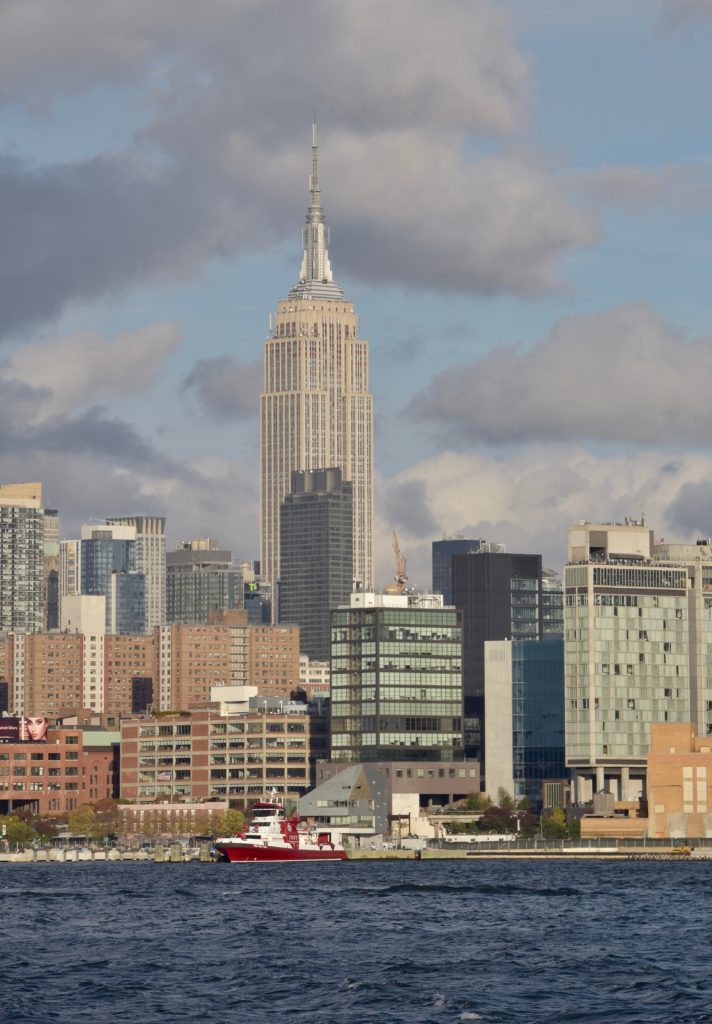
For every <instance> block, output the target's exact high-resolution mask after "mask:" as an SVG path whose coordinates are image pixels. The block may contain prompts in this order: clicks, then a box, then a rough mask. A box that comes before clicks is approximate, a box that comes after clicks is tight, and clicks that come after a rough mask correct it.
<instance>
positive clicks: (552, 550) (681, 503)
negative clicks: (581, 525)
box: [377, 444, 712, 586]
mask: <svg viewBox="0 0 712 1024" xmlns="http://www.w3.org/2000/svg"><path fill="white" fill-rule="evenodd" d="M710 479H712V457H710V456H708V455H696V454H687V455H681V456H679V457H674V458H673V457H671V456H670V455H669V454H665V453H660V452H652V451H644V452H637V453H635V454H619V455H612V456H601V455H596V454H594V453H592V452H588V451H585V450H584V449H582V448H580V447H577V446H574V445H566V444H560V445H548V446H541V445H540V446H534V445H532V446H527V447H526V448H523V449H522V450H521V451H519V452H518V453H517V454H516V455H513V456H510V457H507V458H494V457H492V456H486V455H474V454H463V453H456V452H452V451H446V452H443V453H442V454H440V455H437V456H434V457H433V458H429V459H424V460H422V461H420V462H417V463H416V464H415V465H413V466H411V467H410V468H408V469H407V470H404V471H403V472H402V473H399V474H398V475H397V476H395V477H392V478H390V479H387V480H382V481H380V488H379V489H380V492H381V502H382V503H386V504H387V503H388V499H389V495H390V494H391V493H394V494H396V495H397V494H398V493H399V492H402V491H403V489H404V487H405V485H409V486H410V488H413V487H414V485H417V487H418V490H419V492H420V493H422V494H425V495H426V499H427V500H426V508H427V511H428V512H429V514H430V516H432V518H433V520H434V521H435V523H437V530H433V531H432V533H431V534H430V535H429V536H428V535H424V534H423V532H422V530H421V529H420V528H419V527H420V521H418V523H417V526H418V528H417V529H416V530H415V531H413V528H412V525H411V523H410V522H409V519H408V516H407V515H406V514H404V515H403V516H402V517H401V519H400V520H399V519H398V518H397V517H394V516H389V518H388V520H387V521H385V522H384V521H383V520H382V519H381V520H379V533H378V538H377V555H378V575H379V579H381V580H382V581H383V582H385V581H387V579H388V578H389V577H390V575H391V565H392V560H393V559H392V555H391V552H390V531H391V530H392V529H393V528H394V527H395V529H396V530H397V531H398V536H399V540H400V546H401V548H402V549H403V551H404V553H405V555H406V557H407V559H408V567H409V577H410V581H411V583H413V584H416V585H421V586H429V585H430V564H431V561H430V560H431V542H432V541H433V540H438V539H440V537H441V536H442V535H443V534H462V535H464V536H467V537H484V538H485V539H486V540H489V541H499V542H501V543H505V544H506V545H507V549H508V550H509V551H518V552H532V553H535V554H536V553H541V554H542V555H543V556H544V562H545V564H547V565H550V566H551V567H552V568H555V569H560V568H561V566H562V564H563V562H564V560H565V557H566V531H567V528H568V526H569V525H570V524H571V523H575V522H577V521H578V520H579V519H588V520H590V521H592V522H596V521H598V522H601V521H603V522H607V521H610V520H621V519H623V517H625V516H639V515H640V514H641V513H645V514H646V518H647V521H648V523H649V524H650V526H651V528H652V529H654V530H655V533H656V536H658V537H664V538H665V539H666V540H667V541H669V542H670V541H673V540H677V541H693V540H694V539H695V538H696V537H697V536H700V535H704V536H708V535H710V534H712V503H710V500H708V499H712V493H710V485H709V483H708V481H709V480H710ZM693 504H694V508H693V507H692V506H693ZM404 511H405V512H407V510H404Z"/></svg>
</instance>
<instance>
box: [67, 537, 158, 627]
mask: <svg viewBox="0 0 712 1024" xmlns="http://www.w3.org/2000/svg"><path fill="white" fill-rule="evenodd" d="M80 568H81V584H82V594H93V595H103V596H104V597H105V598H106V632H107V633H145V632H146V629H147V627H146V577H145V575H144V573H142V572H138V571H137V569H136V527H135V526H132V525H126V524H123V523H108V522H106V523H101V524H99V525H97V526H93V525H89V526H83V527H82V547H81V566H80Z"/></svg>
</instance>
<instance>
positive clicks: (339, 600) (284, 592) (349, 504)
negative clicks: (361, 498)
mask: <svg viewBox="0 0 712 1024" xmlns="http://www.w3.org/2000/svg"><path fill="white" fill-rule="evenodd" d="M280 531H281V538H280V550H281V580H280V586H279V620H280V622H296V623H297V625H298V626H299V628H300V634H301V649H302V652H303V653H304V654H308V655H309V657H310V658H314V659H315V660H316V661H328V660H329V651H330V647H331V635H330V623H329V612H330V610H331V609H333V608H338V607H339V606H340V605H343V604H346V603H347V602H348V600H349V595H350V593H351V590H352V585H353V488H352V485H351V482H350V481H348V480H342V478H341V470H340V469H320V470H314V471H313V472H311V471H307V472H298V471H295V472H294V473H292V487H291V490H290V492H289V494H287V496H286V497H285V499H284V502H283V504H282V509H281V513H280Z"/></svg>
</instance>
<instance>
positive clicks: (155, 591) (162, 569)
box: [107, 516, 166, 629]
mask: <svg viewBox="0 0 712 1024" xmlns="http://www.w3.org/2000/svg"><path fill="white" fill-rule="evenodd" d="M107 523H116V524H117V525H122V526H133V527H135V529H136V571H137V572H142V573H143V575H144V576H145V577H146V625H147V627H148V629H153V628H154V627H155V626H162V625H164V623H165V621H166V589H165V588H166V520H165V518H164V517H163V516H115V517H112V518H111V519H107Z"/></svg>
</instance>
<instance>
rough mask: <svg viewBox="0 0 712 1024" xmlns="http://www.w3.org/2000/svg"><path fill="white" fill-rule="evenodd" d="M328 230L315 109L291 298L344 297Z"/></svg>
mask: <svg viewBox="0 0 712 1024" xmlns="http://www.w3.org/2000/svg"><path fill="white" fill-rule="evenodd" d="M328 244H329V229H328V227H327V226H326V218H325V217H324V211H323V209H322V206H321V192H320V190H319V146H318V143H317V132H316V111H314V118H313V120H312V164H311V174H310V175H309V207H308V209H307V217H306V224H305V225H304V228H303V230H302V245H303V247H304V254H303V256H302V265H301V269H300V271H299V282H298V283H297V284H296V285H295V286H294V288H292V290H291V291H290V293H289V294H290V297H291V298H299V297H304V296H305V295H307V294H309V295H311V296H313V297H320V298H329V299H335V298H343V294H344V293H343V291H342V289H341V288H339V287H338V286H337V285H336V284H334V278H333V274H332V272H331V262H330V260H329V250H328V248H327V246H328Z"/></svg>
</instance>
